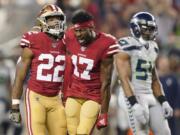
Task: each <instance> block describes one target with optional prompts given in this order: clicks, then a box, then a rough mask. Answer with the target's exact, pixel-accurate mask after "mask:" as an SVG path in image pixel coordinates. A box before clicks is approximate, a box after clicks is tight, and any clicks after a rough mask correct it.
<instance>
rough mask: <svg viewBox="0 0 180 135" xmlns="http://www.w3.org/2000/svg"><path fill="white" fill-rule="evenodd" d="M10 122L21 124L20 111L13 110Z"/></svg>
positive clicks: (10, 114)
mask: <svg viewBox="0 0 180 135" xmlns="http://www.w3.org/2000/svg"><path fill="white" fill-rule="evenodd" d="M9 119H10V121H12V122H14V123H16V124H20V123H21V114H20V110H19V109H11V110H10V113H9Z"/></svg>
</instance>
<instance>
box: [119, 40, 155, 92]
mask: <svg viewBox="0 0 180 135" xmlns="http://www.w3.org/2000/svg"><path fill="white" fill-rule="evenodd" d="M118 43H119V44H120V46H121V49H122V51H123V52H126V53H128V54H129V56H130V57H131V70H132V78H131V79H132V80H131V82H132V86H133V90H134V92H135V93H152V89H151V84H152V69H153V68H154V66H155V61H156V58H157V55H158V46H157V44H156V42H154V41H148V42H147V43H146V44H145V45H143V44H141V43H140V42H139V41H138V40H137V39H135V38H133V37H124V38H121V39H119V41H118Z"/></svg>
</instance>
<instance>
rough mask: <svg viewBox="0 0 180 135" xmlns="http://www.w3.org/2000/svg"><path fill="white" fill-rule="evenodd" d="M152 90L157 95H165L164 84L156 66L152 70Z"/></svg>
mask: <svg viewBox="0 0 180 135" xmlns="http://www.w3.org/2000/svg"><path fill="white" fill-rule="evenodd" d="M152 90H153V93H154V96H155V97H159V96H161V95H164V92H163V88H162V85H161V83H160V80H159V77H158V74H157V71H156V68H154V69H153V71H152Z"/></svg>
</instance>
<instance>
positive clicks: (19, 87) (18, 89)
mask: <svg viewBox="0 0 180 135" xmlns="http://www.w3.org/2000/svg"><path fill="white" fill-rule="evenodd" d="M27 71H28V65H27V64H25V63H22V62H20V63H18V64H17V68H16V77H15V81H14V84H13V87H12V99H20V97H21V95H22V91H23V82H24V79H25V77H26V73H27Z"/></svg>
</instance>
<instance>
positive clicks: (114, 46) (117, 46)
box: [109, 44, 120, 48]
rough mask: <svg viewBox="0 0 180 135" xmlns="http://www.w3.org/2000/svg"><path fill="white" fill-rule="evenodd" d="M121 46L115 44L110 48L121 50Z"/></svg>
mask: <svg viewBox="0 0 180 135" xmlns="http://www.w3.org/2000/svg"><path fill="white" fill-rule="evenodd" d="M119 47H120V46H119V45H118V44H114V45H111V46H109V48H119Z"/></svg>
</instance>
